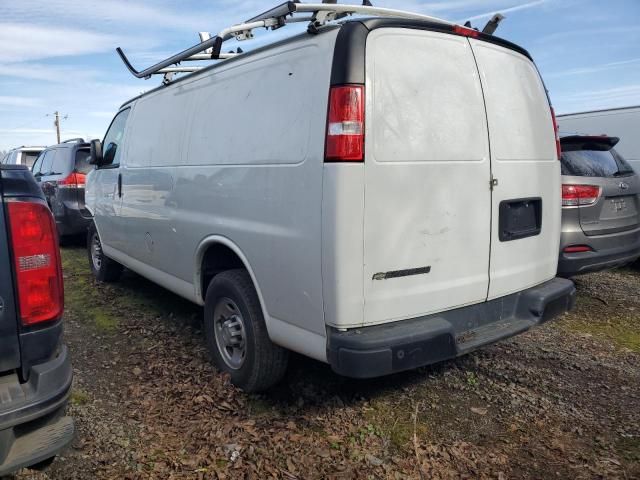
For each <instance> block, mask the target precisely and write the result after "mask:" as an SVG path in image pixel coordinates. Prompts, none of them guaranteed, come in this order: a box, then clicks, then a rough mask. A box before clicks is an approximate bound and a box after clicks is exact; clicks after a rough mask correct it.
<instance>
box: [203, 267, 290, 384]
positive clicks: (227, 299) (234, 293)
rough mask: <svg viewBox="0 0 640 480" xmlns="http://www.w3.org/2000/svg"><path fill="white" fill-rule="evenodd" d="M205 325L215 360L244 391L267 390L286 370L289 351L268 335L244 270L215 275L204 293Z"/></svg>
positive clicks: (258, 305)
mask: <svg viewBox="0 0 640 480" xmlns="http://www.w3.org/2000/svg"><path fill="white" fill-rule="evenodd" d="M204 329H205V337H206V342H207V348H208V350H209V353H210V355H211V358H212V360H213V362H214V364H215V365H216V366H217V367H218V369H219V370H220V371H222V372H225V373H228V374H229V375H230V376H231V381H232V382H233V384H234V385H236V386H238V387H240V388H241V389H242V390H244V391H245V392H248V393H251V392H258V391H262V390H266V389H268V388H269V387H271V386H273V385H275V384H276V383H278V382H279V381H280V380H281V379H282V377H283V376H284V374H285V372H286V370H287V363H288V360H289V352H287V350H285V349H284V348H281V347H278V346H277V345H274V344H273V343H272V342H271V340H270V339H269V334H268V332H267V327H266V325H265V322H264V317H263V315H262V309H261V308H260V301H259V300H258V295H257V293H256V290H255V288H254V287H253V282H252V281H251V277H250V276H249V274H248V273H247V271H246V270H228V271H226V272H222V273H220V274H218V275H216V276H215V277H214V278H213V280H211V283H209V288H207V294H206V297H205V306H204Z"/></svg>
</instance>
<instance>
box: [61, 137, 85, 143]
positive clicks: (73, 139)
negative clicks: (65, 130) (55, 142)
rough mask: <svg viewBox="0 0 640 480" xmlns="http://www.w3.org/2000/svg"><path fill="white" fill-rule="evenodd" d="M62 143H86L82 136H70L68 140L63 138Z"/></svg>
mask: <svg viewBox="0 0 640 480" xmlns="http://www.w3.org/2000/svg"><path fill="white" fill-rule="evenodd" d="M62 143H87V142H86V140H85V139H84V138H80V137H77V138H70V139H69V140H65V141H63V142H62Z"/></svg>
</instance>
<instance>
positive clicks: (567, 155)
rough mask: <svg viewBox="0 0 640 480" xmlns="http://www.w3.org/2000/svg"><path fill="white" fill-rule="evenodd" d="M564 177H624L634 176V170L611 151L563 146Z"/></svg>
mask: <svg viewBox="0 0 640 480" xmlns="http://www.w3.org/2000/svg"><path fill="white" fill-rule="evenodd" d="M561 163H562V167H561V168H562V175H571V176H575V177H603V178H612V177H624V176H627V175H633V173H634V172H633V169H632V168H631V166H630V165H629V164H628V163H627V161H626V160H625V159H624V158H622V156H621V155H620V154H619V153H618V152H616V151H615V150H614V149H613V148H612V149H611V150H604V151H603V150H587V149H584V150H583V149H575V150H574V149H572V148H571V145H563V146H562V157H561Z"/></svg>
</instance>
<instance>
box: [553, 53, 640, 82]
mask: <svg viewBox="0 0 640 480" xmlns="http://www.w3.org/2000/svg"><path fill="white" fill-rule="evenodd" d="M637 63H640V58H633V59H630V60H621V61H618V62H609V63H604V64H601V65H593V66H589V67H582V68H571V69H568V70H563V71H560V72H554V73H548V74H546V75H545V76H544V78H559V77H568V76H571V75H588V74H590V73H597V72H603V71H606V70H611V69H614V68H625V67H628V66H629V65H633V64H637Z"/></svg>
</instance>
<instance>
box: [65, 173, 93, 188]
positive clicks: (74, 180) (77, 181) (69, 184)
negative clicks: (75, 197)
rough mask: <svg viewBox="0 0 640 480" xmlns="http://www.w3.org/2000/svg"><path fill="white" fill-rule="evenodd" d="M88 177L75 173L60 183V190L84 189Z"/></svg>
mask: <svg viewBox="0 0 640 480" xmlns="http://www.w3.org/2000/svg"><path fill="white" fill-rule="evenodd" d="M86 179H87V176H86V175H85V174H84V173H78V172H73V173H72V174H71V175H69V176H68V177H66V178H63V179H62V180H59V181H58V187H59V188H84V184H85V182H86Z"/></svg>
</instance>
